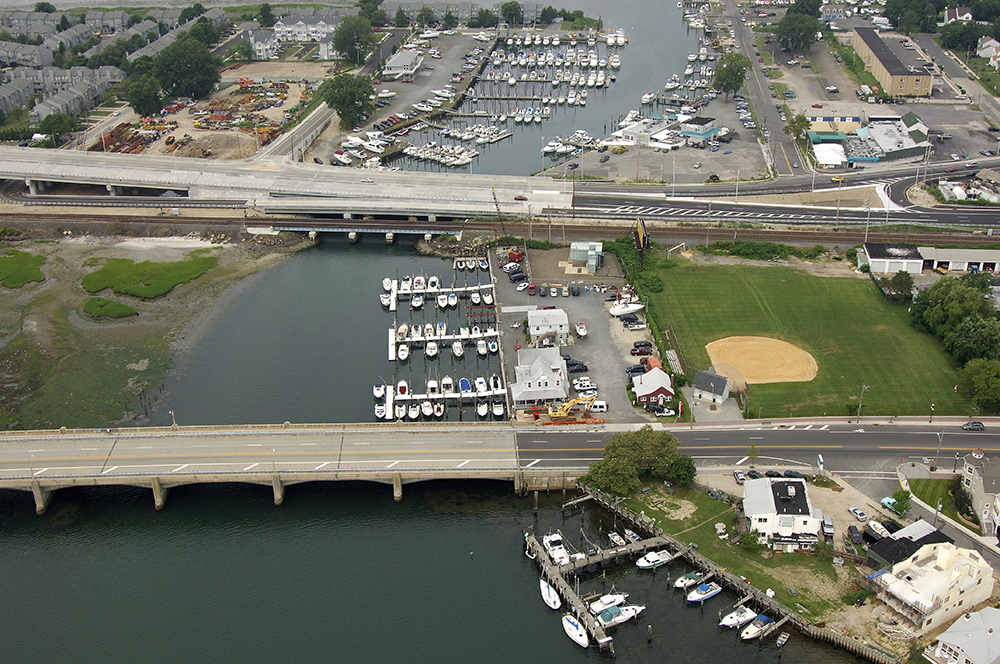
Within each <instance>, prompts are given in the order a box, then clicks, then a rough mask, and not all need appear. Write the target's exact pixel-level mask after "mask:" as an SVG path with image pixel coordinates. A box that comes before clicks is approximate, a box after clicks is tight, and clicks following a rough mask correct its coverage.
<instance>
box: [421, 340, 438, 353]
mask: <svg viewBox="0 0 1000 664" xmlns="http://www.w3.org/2000/svg"><path fill="white" fill-rule="evenodd" d="M424 354H426V355H427V357H437V354H438V343H437V342H436V341H428V342H427V345H426V346H425V347H424Z"/></svg>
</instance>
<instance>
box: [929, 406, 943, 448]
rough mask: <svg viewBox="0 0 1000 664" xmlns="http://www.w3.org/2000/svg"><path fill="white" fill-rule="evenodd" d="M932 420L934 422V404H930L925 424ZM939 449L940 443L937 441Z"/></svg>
mask: <svg viewBox="0 0 1000 664" xmlns="http://www.w3.org/2000/svg"><path fill="white" fill-rule="evenodd" d="M932 422H934V404H931V416H930V417H929V418H927V424H931V423H932ZM940 449H941V443H940V441H939V442H938V450H940Z"/></svg>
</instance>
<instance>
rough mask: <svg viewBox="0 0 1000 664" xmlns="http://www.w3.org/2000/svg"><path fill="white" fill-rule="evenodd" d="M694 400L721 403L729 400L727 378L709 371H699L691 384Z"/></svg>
mask: <svg viewBox="0 0 1000 664" xmlns="http://www.w3.org/2000/svg"><path fill="white" fill-rule="evenodd" d="M691 387H692V389H693V390H694V398H695V399H704V400H706V401H708V400H711V402H712V403H722V402H723V401H725V400H726V399H728V398H729V378H727V377H726V376H720V375H719V374H714V373H712V372H710V371H699V372H698V373H696V374H695V375H694V381H693V382H692V383H691Z"/></svg>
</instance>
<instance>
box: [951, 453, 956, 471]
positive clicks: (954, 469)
mask: <svg viewBox="0 0 1000 664" xmlns="http://www.w3.org/2000/svg"><path fill="white" fill-rule="evenodd" d="M951 472H953V473H957V472H958V452H955V466H954V468H952V469H951Z"/></svg>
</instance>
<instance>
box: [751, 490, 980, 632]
mask: <svg viewBox="0 0 1000 664" xmlns="http://www.w3.org/2000/svg"><path fill="white" fill-rule="evenodd" d="M748 484H749V482H748ZM872 585H873V588H872V589H873V590H874V591H875V594H876V596H877V597H878V599H879V600H881V601H882V602H883V603H884V604H885V605H886V606H888V607H889V608H891V609H892V610H893V611H895V612H896V614H897V615H898V616H899V617H900V618H901V623H902V624H903V625H904V626H905V627H906V628H907V629H909V630H910V631H911V632H913V633H914V634H916V635H917V636H919V635H921V634H923V633H924V632H928V631H930V630H932V629H936V628H937V627H939V626H942V625H946V624H947V623H948V621H949V620H951V619H952V618H954V617H955V616H957V615H959V614H961V613H964V612H965V611H968V610H969V609H971V608H973V607H975V606H976V605H977V604H979V603H980V602H983V601H985V600H987V599H989V597H990V594H991V593H992V592H993V568H992V567H990V566H989V564H988V563H987V562H986V560H984V559H983V557H982V556H981V555H980V554H979V552H977V551H973V550H972V549H960V548H958V547H956V546H955V545H954V544H951V543H949V542H939V543H935V544H928V545H926V546H923V547H921V548H920V549H919V550H918V551H917V552H916V553H914V554H913V555H912V556H910V557H909V558H907V559H906V560H903V561H901V562H899V563H896V564H895V565H893V566H892V567H891V568H888V569H887V570H886V571H885V572H883V573H880V574H879V573H876V574H875V575H873V577H872Z"/></svg>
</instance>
